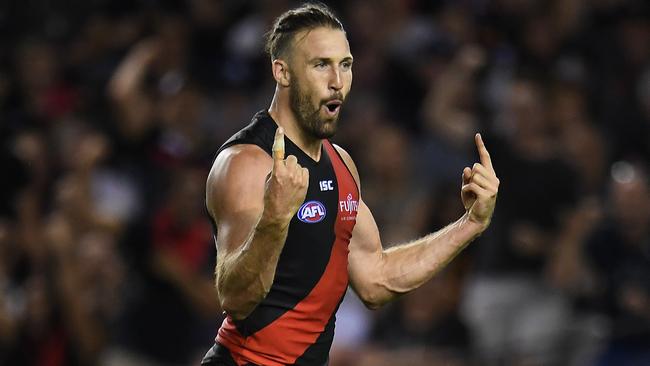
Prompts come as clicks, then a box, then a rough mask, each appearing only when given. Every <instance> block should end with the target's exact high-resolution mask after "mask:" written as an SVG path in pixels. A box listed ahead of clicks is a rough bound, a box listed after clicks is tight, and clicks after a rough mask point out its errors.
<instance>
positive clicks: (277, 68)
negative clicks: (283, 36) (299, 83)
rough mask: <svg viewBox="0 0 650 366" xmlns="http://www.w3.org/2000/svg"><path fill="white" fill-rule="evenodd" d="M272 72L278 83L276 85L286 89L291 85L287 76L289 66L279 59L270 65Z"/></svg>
mask: <svg viewBox="0 0 650 366" xmlns="http://www.w3.org/2000/svg"><path fill="white" fill-rule="evenodd" d="M271 69H272V70H273V78H274V79H275V81H276V82H277V83H278V85H280V86H283V87H285V88H286V87H288V86H289V84H290V83H291V77H290V75H289V65H288V64H287V63H286V62H285V61H284V60H281V59H275V60H273V63H272V65H271Z"/></svg>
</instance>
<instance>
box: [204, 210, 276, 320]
mask: <svg viewBox="0 0 650 366" xmlns="http://www.w3.org/2000/svg"><path fill="white" fill-rule="evenodd" d="M287 230H288V226H286V225H278V224H268V223H266V222H265V221H264V220H260V222H259V223H258V224H257V225H256V226H255V228H254V229H253V230H252V232H251V234H250V236H249V237H248V239H247V240H246V243H245V244H244V245H242V246H241V247H240V249H238V250H237V251H236V252H233V253H231V254H229V255H225V256H224V257H222V258H218V263H217V273H216V276H217V291H218V294H219V300H220V302H221V307H222V308H223V309H224V310H225V311H226V312H227V313H229V314H230V315H231V316H233V317H234V318H244V317H246V316H247V315H248V314H249V313H250V312H251V311H252V310H253V309H254V308H255V306H257V304H259V302H260V301H262V299H264V297H265V296H266V294H268V292H269V290H270V289H271V285H272V284H273V278H274V276H275V269H276V267H277V264H278V259H279V258H280V253H281V252H282V248H283V247H284V242H285V240H286V237H287Z"/></svg>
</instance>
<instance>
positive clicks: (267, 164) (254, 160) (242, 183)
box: [206, 144, 273, 213]
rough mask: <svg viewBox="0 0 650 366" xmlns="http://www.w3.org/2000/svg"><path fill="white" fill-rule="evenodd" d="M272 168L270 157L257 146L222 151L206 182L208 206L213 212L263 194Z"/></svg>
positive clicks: (231, 147)
mask: <svg viewBox="0 0 650 366" xmlns="http://www.w3.org/2000/svg"><path fill="white" fill-rule="evenodd" d="M272 166H273V160H272V159H271V156H269V154H268V153H266V152H265V151H264V150H262V148H260V147H259V146H257V145H252V144H239V145H233V146H230V147H227V148H225V149H224V150H222V151H221V152H220V153H219V154H218V155H217V157H216V159H215V160H214V163H213V164H212V168H211V169H210V173H209V174H208V178H207V182H206V205H207V207H208V210H209V211H210V213H213V211H214V210H215V209H217V208H218V207H217V206H219V205H229V204H230V203H235V202H245V201H246V199H245V198H248V197H251V196H255V195H256V194H257V193H260V192H263V190H264V182H265V180H266V176H267V175H268V174H269V172H270V171H271V168H272ZM231 201H232V202H231Z"/></svg>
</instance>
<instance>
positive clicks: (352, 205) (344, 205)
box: [339, 193, 359, 213]
mask: <svg viewBox="0 0 650 366" xmlns="http://www.w3.org/2000/svg"><path fill="white" fill-rule="evenodd" d="M339 210H340V211H341V212H347V213H353V212H357V211H359V201H357V200H353V199H352V193H348V197H347V200H346V201H339Z"/></svg>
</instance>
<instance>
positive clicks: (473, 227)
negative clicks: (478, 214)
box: [461, 210, 490, 237]
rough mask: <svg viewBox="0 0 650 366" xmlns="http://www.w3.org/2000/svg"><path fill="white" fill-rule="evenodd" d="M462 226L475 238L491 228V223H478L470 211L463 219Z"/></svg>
mask: <svg viewBox="0 0 650 366" xmlns="http://www.w3.org/2000/svg"><path fill="white" fill-rule="evenodd" d="M461 225H462V226H464V227H466V228H467V229H468V231H470V232H471V233H472V234H473V236H474V237H476V236H479V235H481V234H482V233H483V232H484V231H485V230H486V229H487V228H488V226H490V221H489V220H488V221H487V222H485V221H483V222H482V221H478V220H476V219H475V218H473V217H472V215H471V213H470V212H469V210H468V211H467V212H465V214H464V215H463V217H462V218H461Z"/></svg>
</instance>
